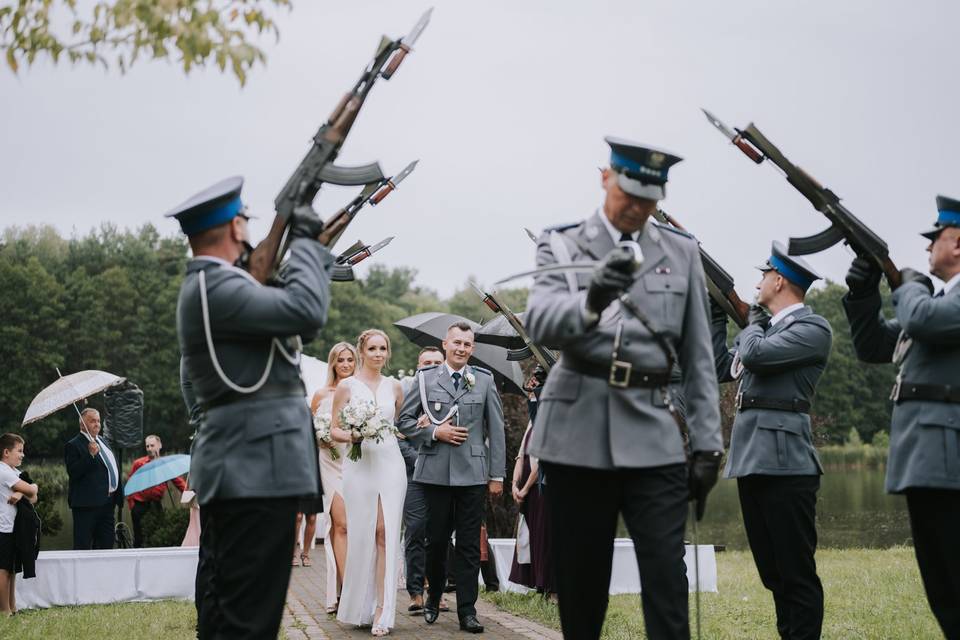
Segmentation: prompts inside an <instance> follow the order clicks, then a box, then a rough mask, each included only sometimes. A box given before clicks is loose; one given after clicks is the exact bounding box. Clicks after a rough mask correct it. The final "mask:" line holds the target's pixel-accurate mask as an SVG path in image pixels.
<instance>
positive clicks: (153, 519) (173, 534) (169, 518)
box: [143, 506, 190, 547]
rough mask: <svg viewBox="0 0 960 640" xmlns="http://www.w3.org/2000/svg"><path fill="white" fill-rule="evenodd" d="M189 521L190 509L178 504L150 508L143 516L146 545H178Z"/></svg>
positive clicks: (144, 541) (144, 542)
mask: <svg viewBox="0 0 960 640" xmlns="http://www.w3.org/2000/svg"><path fill="white" fill-rule="evenodd" d="M189 523H190V510H189V509H185V508H183V507H180V506H176V507H170V508H167V509H151V510H149V511H147V513H145V514H144V516H143V544H144V546H146V547H179V546H180V543H181V542H183V536H184V534H186V532H187V525H189Z"/></svg>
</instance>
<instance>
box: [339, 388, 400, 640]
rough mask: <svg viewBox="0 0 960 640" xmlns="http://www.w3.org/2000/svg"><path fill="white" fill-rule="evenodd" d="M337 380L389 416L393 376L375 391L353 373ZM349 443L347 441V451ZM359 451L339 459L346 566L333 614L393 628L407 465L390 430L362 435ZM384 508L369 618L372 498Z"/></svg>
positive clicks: (349, 620)
mask: <svg viewBox="0 0 960 640" xmlns="http://www.w3.org/2000/svg"><path fill="white" fill-rule="evenodd" d="M340 384H348V385H350V402H351V403H357V402H363V401H370V400H375V401H376V403H377V405H378V406H379V407H380V412H381V414H382V415H383V417H384V418H386V419H387V420H388V421H389V422H393V421H394V418H395V413H396V404H395V403H396V400H395V396H394V392H393V379H392V378H386V377H383V378H381V379H380V385H379V386H378V387H377V392H376V394H374V393H373V392H372V391H371V390H370V388H369V387H368V386H367V385H365V384H364V383H363V382H361V381H360V380H358V379H357V378H355V377H351V378H345V379H344V380H343V381H342V382H341V383H340ZM350 446H351V445H347V451H349V450H350ZM360 446H361V449H362V451H363V456H362V457H361V458H360V460H359V461H357V462H354V461H352V460H350V459H349V458H348V457H346V456H344V459H343V494H342V495H343V501H344V506H345V507H346V510H347V567H346V571H345V572H344V576H343V588H342V590H341V593H340V608H339V609H338V611H337V620H339V621H341V622H347V623H350V624H356V625H373V624H375V625H379V626H381V627H387V628H392V627H393V626H394V619H395V617H396V612H397V579H398V576H399V572H400V567H401V565H402V562H401V559H402V557H403V556H402V552H401V549H400V525H401V522H402V520H403V501H404V499H405V498H406V495H407V471H406V466H405V465H404V462H403V456H402V455H401V453H400V447H399V446H398V445H397V439H396V437H395V436H393V435H388V436H386V437H385V438H384V439H383V441H382V442H374V441H372V440H364V441H363V442H362V443H361V445H360ZM378 500H379V502H380V505H381V508H382V509H383V522H384V527H385V529H386V531H385V533H386V553H385V567H386V570H385V571H384V577H383V581H384V584H383V612H382V613H381V615H380V618H379V620H374V619H373V614H374V612H375V610H376V608H377V584H376V559H377V540H376V537H377V502H378Z"/></svg>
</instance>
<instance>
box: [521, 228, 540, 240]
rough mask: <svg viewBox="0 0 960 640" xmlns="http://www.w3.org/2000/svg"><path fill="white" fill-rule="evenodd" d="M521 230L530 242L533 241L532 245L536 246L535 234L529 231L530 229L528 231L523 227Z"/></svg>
mask: <svg viewBox="0 0 960 640" xmlns="http://www.w3.org/2000/svg"><path fill="white" fill-rule="evenodd" d="M523 230H524V231H526V232H527V237H528V238H530V239H531V240H533V244H537V236H536V234H535V233H534V232H533V231H530V229H528V228H526V227H524V228H523Z"/></svg>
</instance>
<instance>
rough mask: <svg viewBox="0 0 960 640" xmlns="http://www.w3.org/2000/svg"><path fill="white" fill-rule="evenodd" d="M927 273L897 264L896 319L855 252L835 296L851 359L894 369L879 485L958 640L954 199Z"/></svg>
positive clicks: (958, 204)
mask: <svg viewBox="0 0 960 640" xmlns="http://www.w3.org/2000/svg"><path fill="white" fill-rule="evenodd" d="M937 209H938V210H939V216H938V218H937V222H936V224H935V225H934V227H933V228H932V229H930V230H929V231H927V232H925V233H922V234H921V235H922V236H923V237H925V238H926V239H927V240H929V241H930V244H929V246H927V251H928V252H929V253H930V257H929V264H930V273H931V274H933V275H934V276H936V277H937V278H939V279H940V280H942V281H943V282H944V283H946V284H945V285H944V287H943V289H941V290H940V291H939V292H937V293H936V294H935V295H934V293H933V284H932V283H931V281H930V279H929V278H928V277H927V276H925V275H923V274H921V273H919V272H917V271H914V270H913V269H904V270H903V271H901V275H902V280H903V284H901V285H900V286H899V287H897V289H896V290H895V291H894V292H893V307H894V311H895V313H896V318H895V319H893V320H886V319H884V318H883V316H882V314H881V299H880V277H881V274H880V270H879V268H877V267H876V266H874V264H873V263H872V262H870V261H869V260H866V259H863V258H857V259H855V260H854V261H853V264H852V265H851V267H850V271H849V273H848V274H847V286H849V287H850V292H849V293H848V294H847V295H846V297H845V298H844V299H843V304H844V309H845V310H846V313H847V318H848V319H849V320H850V329H851V332H852V334H853V345H854V348H855V349H856V352H857V357H858V358H859V359H860V360H862V361H864V362H891V361H893V363H894V364H895V365H896V366H898V367H899V372H898V374H897V382H896V385H895V387H894V389H893V393H892V394H891V399H892V400H893V401H894V405H893V418H892V420H891V424H890V455H889V459H888V460H887V480H886V486H887V492H889V493H902V494H905V495H906V497H907V509H908V512H909V514H910V529H911V531H912V533H913V546H914V550H915V552H916V554H917V564H918V565H920V575H921V576H922V577H923V586H924V588H925V589H926V592H927V600H928V601H929V602H930V608H931V609H932V610H933V614H934V615H935V616H936V618H937V622H939V623H940V628H941V629H942V630H943V634H944V636H945V637H946V638H947V639H948V640H957V639H958V638H960V548H958V547H957V544H958V542H960V287H958V286H957V283H958V282H960V201H958V200H953V199H951V198H946V197H944V196H938V197H937Z"/></svg>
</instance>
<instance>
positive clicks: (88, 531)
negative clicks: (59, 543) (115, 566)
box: [72, 500, 113, 551]
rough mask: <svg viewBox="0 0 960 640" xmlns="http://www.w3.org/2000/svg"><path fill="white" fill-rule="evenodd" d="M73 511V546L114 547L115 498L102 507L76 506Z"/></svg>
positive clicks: (76, 547)
mask: <svg viewBox="0 0 960 640" xmlns="http://www.w3.org/2000/svg"><path fill="white" fill-rule="evenodd" d="M72 512H73V548H74V549H75V550H80V551H88V550H90V549H113V500H111V501H110V502H109V503H107V504H105V505H103V506H100V507H76V508H74V509H73V510H72Z"/></svg>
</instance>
